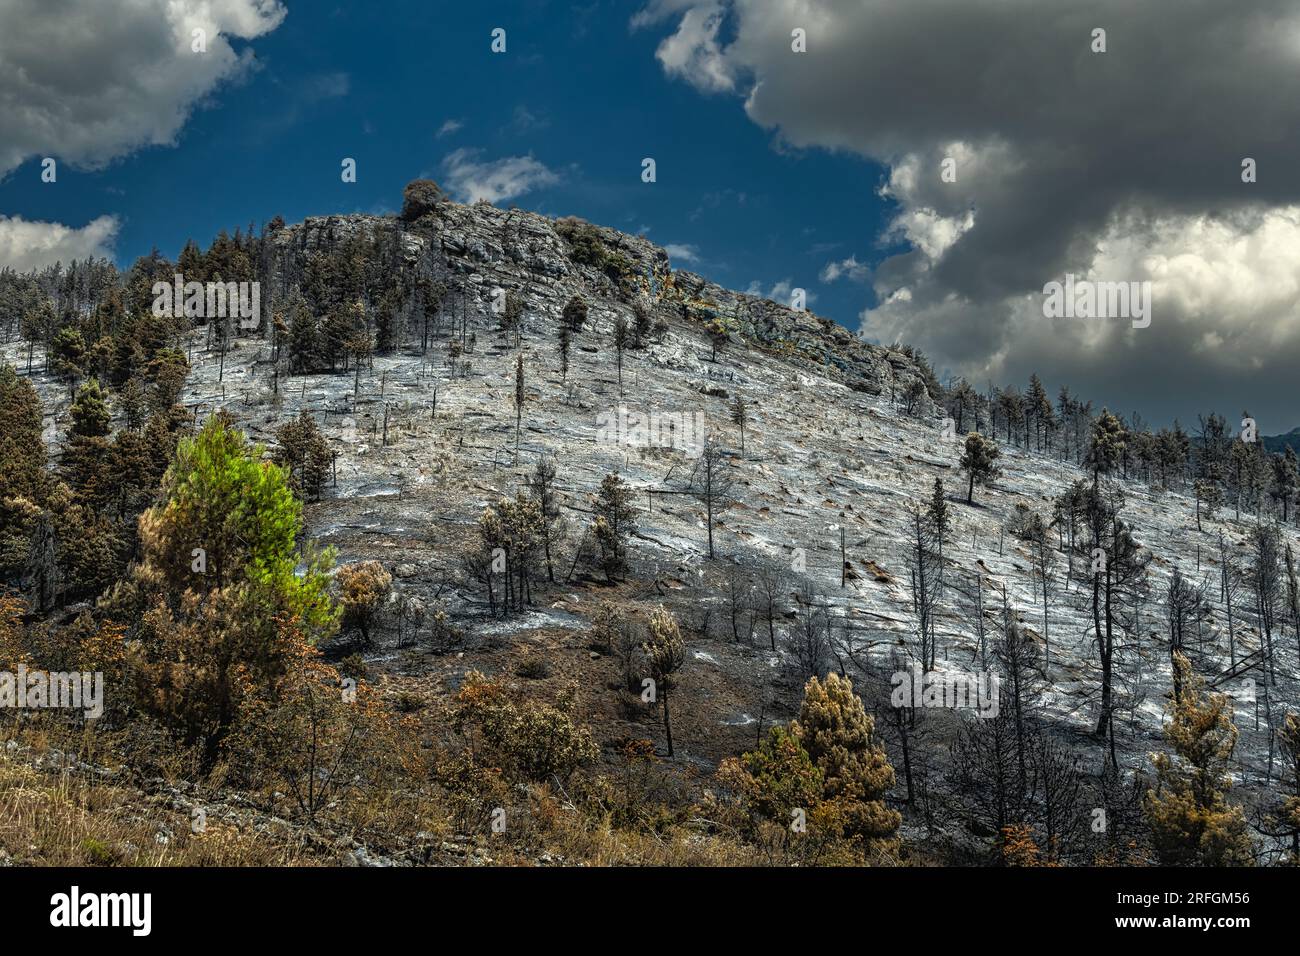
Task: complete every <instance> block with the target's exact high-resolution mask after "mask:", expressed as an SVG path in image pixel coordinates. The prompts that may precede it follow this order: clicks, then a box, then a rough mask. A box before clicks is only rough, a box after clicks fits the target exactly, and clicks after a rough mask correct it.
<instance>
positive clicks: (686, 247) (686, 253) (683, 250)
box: [664, 242, 700, 265]
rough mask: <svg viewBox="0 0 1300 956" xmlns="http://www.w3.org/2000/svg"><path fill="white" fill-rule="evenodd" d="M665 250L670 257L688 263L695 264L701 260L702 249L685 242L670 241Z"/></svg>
mask: <svg viewBox="0 0 1300 956" xmlns="http://www.w3.org/2000/svg"><path fill="white" fill-rule="evenodd" d="M664 251H665V252H666V253H668V258H670V259H674V260H676V261H679V262H684V263H686V265H694V264H695V263H697V262H699V261H700V250H699V249H698V248H697V247H696V246H693V245H690V244H689V243H685V242H670V243H668V245H666V246H664Z"/></svg>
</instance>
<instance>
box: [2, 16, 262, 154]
mask: <svg viewBox="0 0 1300 956" xmlns="http://www.w3.org/2000/svg"><path fill="white" fill-rule="evenodd" d="M50 6H51V4H50V2H49V0H6V2H5V3H3V4H0V176H3V175H4V174H6V173H8V172H10V171H11V170H13V169H14V168H16V167H17V166H19V165H20V164H21V163H23V162H24V161H25V160H27V159H29V158H31V157H33V156H42V157H43V156H54V157H57V158H60V159H62V160H65V161H67V162H69V163H72V164H73V165H75V166H80V167H85V168H97V167H101V166H103V165H105V164H106V163H108V162H110V161H112V160H114V159H116V158H118V157H120V156H123V155H125V154H127V153H130V152H131V151H133V150H135V149H138V148H140V147H143V146H151V145H169V144H171V143H173V142H174V141H175V138H176V134H177V133H178V132H179V130H180V129H181V127H182V126H183V125H184V124H185V121H186V120H187V119H188V118H189V115H190V112H191V110H192V109H193V108H194V106H195V104H196V103H197V102H199V101H200V100H201V99H202V98H203V97H205V96H207V95H208V94H209V93H211V92H212V91H213V90H214V89H216V87H217V86H218V85H220V84H221V83H222V82H224V81H228V80H231V79H232V78H236V77H238V76H240V75H241V74H243V73H244V72H245V71H246V70H247V69H248V68H249V67H250V66H251V65H252V64H253V53H252V51H251V50H250V49H247V48H245V49H243V50H241V51H239V52H236V51H235V50H234V48H233V47H232V46H231V44H230V42H229V41H230V39H231V38H234V39H237V40H251V39H253V38H255V37H259V36H262V35H263V34H265V33H267V32H269V31H271V30H274V29H275V28H276V27H277V26H279V25H280V23H281V21H283V19H284V17H285V14H286V11H285V8H284V7H283V6H282V5H281V4H280V3H279V2H278V0H95V2H93V3H92V2H82V3H60V4H58V5H57V8H58V10H57V12H58V15H57V16H51V15H50V14H51V12H53V11H51V9H50ZM195 30H203V31H205V37H206V46H207V52H204V53H196V52H193V49H192V46H193V43H194V31H195Z"/></svg>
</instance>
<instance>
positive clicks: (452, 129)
mask: <svg viewBox="0 0 1300 956" xmlns="http://www.w3.org/2000/svg"><path fill="white" fill-rule="evenodd" d="M464 127H465V124H464V123H462V122H461V121H460V120H458V119H449V120H447V122H445V123H443V124H442V125H441V126H439V127H438V132H437V133H436V134H434V135H435V136H437V138H438V139H442V138H443V137H444V136H450V135H451V134H452V133H458V132H460V131H461V130H462V129H463V128H464Z"/></svg>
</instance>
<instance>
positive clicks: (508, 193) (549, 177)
mask: <svg viewBox="0 0 1300 956" xmlns="http://www.w3.org/2000/svg"><path fill="white" fill-rule="evenodd" d="M481 155H482V150H478V149H458V150H456V151H455V152H453V153H450V154H448V156H447V158H446V159H445V160H443V163H442V168H443V185H445V186H446V187H447V189H448V190H449V191H450V192H451V194H452V196H453V197H455V198H456V199H458V200H459V201H461V202H474V201H476V200H479V199H486V200H487V201H488V202H491V203H497V202H501V201H503V200H507V199H514V198H515V197H516V196H522V195H523V194H524V193H527V192H532V191H533V190H534V189H541V188H543V187H546V186H553V185H555V184H556V183H558V182H559V181H560V177H559V176H557V175H556V174H555V173H553V172H552V171H551V170H549V169H547V168H546V167H545V166H544V165H542V163H540V162H538V161H537V160H536V159H534V158H533V157H532V156H531V155H529V156H507V157H504V158H502V159H496V160H489V161H483V160H480V158H479V157H480V156H481Z"/></svg>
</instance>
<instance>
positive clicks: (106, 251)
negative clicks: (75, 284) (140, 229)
mask: <svg viewBox="0 0 1300 956" xmlns="http://www.w3.org/2000/svg"><path fill="white" fill-rule="evenodd" d="M117 229H118V221H117V218H116V217H115V216H100V217H99V218H98V219H92V220H91V221H90V222H88V223H87V224H86V225H84V226H82V227H81V228H80V229H74V228H72V227H70V226H65V225H63V224H62V223H58V222H32V221H28V220H26V219H23V218H22V217H21V216H0V267H4V266H9V267H11V268H13V269H15V270H17V271H18V272H27V271H29V270H32V269H40V268H43V267H45V266H49V265H54V263H56V262H62V263H63V264H64V265H67V264H68V263H69V262H71V261H72V260H73V259H89V258H92V257H93V258H99V257H104V258H112V256H113V242H114V241H115V240H116V239H117Z"/></svg>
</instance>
